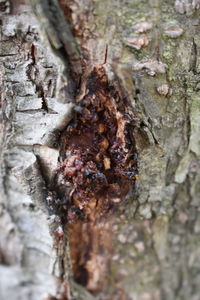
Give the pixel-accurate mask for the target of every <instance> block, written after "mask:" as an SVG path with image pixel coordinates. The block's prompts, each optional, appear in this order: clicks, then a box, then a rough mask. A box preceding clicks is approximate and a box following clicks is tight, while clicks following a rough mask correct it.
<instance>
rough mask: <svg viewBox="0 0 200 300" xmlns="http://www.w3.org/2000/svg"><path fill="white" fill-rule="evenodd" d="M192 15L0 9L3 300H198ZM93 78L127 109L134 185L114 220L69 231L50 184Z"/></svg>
mask: <svg viewBox="0 0 200 300" xmlns="http://www.w3.org/2000/svg"><path fill="white" fill-rule="evenodd" d="M199 7H200V2H199V1H198V0H193V1H190V0H175V1H172V0H170V1H169V0H168V1H159V0H149V1H137V0H135V1H129V0H123V1H122V0H110V1H106V0H101V1H99V0H86V1H83V0H70V1H67V0H66V1H65V0H58V1H57V0H48V1H47V0H44V1H42V0H30V1H27V0H17V1H14V0H12V1H8V0H2V1H0V14H1V16H0V19H1V43H0V45H1V46H0V62H1V64H0V73H1V77H0V78H1V141H2V142H1V148H0V149H1V156H0V159H1V172H0V174H1V177H0V178H1V181H0V182H1V183H0V184H1V188H0V190H1V198H0V201H1V206H0V209H1V211H0V212H1V214H0V232H1V233H0V263H1V264H0V277H1V283H0V298H1V299H2V300H4V299H12V300H17V299H22V300H23V299H24V300H27V299H33V300H35V299H42V300H44V299H46V300H47V299H49V300H53V299H57V300H58V299H63V300H64V299H77V300H78V299H84V300H85V299H88V300H90V299H99V300H100V299H103V300H104V299H105V300H108V299H111V300H113V299H114V300H117V299H120V300H121V299H125V300H126V299H132V300H137V299H139V300H140V299H141V300H147V299H167V300H170V299H172V300H173V299H181V300H182V299H193V300H197V299H199V295H200V288H199V272H200V259H199V253H200V241H199V232H200V216H199V210H200V205H199V199H200V190H199V186H200V138H199V129H200V121H199V120H200V100H199V96H200V95H199V72H200V70H199V57H200V54H199V46H200V39H199V29H200V23H199V22H200V21H199V12H200V10H199ZM95 68H96V70H98V71H97V73H98V72H100V71H99V70H101V72H103V76H102V78H104V79H105V78H106V81H107V82H106V84H104V85H103V84H102V80H103V79H102V78H101V79H100V77H98V76H97V88H99V87H98V85H101V84H102V86H103V87H104V90H103V92H102V93H104V94H106V92H105V91H107V90H109V94H107V96H106V97H107V98H106V99H108V100H107V101H109V99H110V98H112V96H111V91H113V94H114V93H115V94H117V95H119V99H120V101H121V102H120V103H121V104H119V106H120V105H121V106H122V107H125V108H123V109H124V111H125V110H126V109H128V108H130V107H131V109H132V113H133V115H134V118H133V119H134V120H133V125H131V126H132V127H131V128H132V132H131V135H132V136H133V141H132V143H133V145H132V146H134V151H136V152H137V154H138V158H137V168H138V176H137V175H136V176H135V177H134V180H135V179H136V181H135V184H134V182H133V190H132V191H131V193H130V192H129V194H128V195H127V197H126V199H125V200H123V201H120V203H119V204H118V205H116V207H115V209H114V210H113V211H111V212H110V211H109V213H107V212H106V213H105V215H104V216H103V218H102V217H101V218H97V219H95V223H91V222H89V223H88V222H84V221H77V222H75V224H78V225H73V224H72V225H70V224H69V222H68V221H69V218H68V219H67V216H66V217H65V216H63V212H62V215H61V214H60V208H59V209H58V205H57V204H56V203H57V202H59V201H61V200H60V199H58V198H59V197H58V194H57V192H58V190H59V189H60V186H61V185H60V183H59V182H58V183H57V185H56V186H55V182H54V178H55V176H57V175H56V174H57V172H58V165H59V164H58V161H59V160H60V159H61V156H62V155H61V152H62V151H63V150H62V149H63V147H64V146H63V142H62V141H63V139H62V136H63V134H65V130H66V128H67V125H68V123H69V122H70V121H71V120H74V107H75V110H76V109H77V106H79V104H78V103H79V102H78V101H79V100H80V99H84V97H87V84H88V82H89V78H90V76H91V74H93V73H92V71H94V69H95ZM102 70H103V71H102ZM98 74H99V73H98ZM98 93H99V94H98ZM98 93H97V92H96V95H97V96H98V97H101V96H100V92H98ZM94 94H95V92H94ZM113 97H114V96H113ZM113 99H114V98H113ZM129 105H130V106H129ZM119 106H118V108H119ZM118 108H117V109H118ZM117 113H119V111H117ZM89 122H90V121H88V123H89ZM131 122H132V121H131ZM131 124H132V123H131ZM118 127H120V125H118ZM123 134H124V132H123ZM109 142H110V141H109ZM113 172H114V171H113ZM134 180H133V181H134ZM56 201H57V202H56ZM59 207H60V206H59ZM88 245H90V247H89V246H88ZM81 252H82V253H81ZM87 256H88V257H89V258H86V257H87ZM77 257H79V260H78V258H77ZM80 257H81V259H80ZM80 261H82V265H81V266H83V265H84V268H85V269H84V272H82V271H81V270H82V269H81V266H80ZM83 261H84V262H83ZM77 270H78V271H77ZM85 270H86V271H85ZM80 273H81V276H82V277H84V280H79V279H78V280H77V277H78V275H77V274H79V275H80ZM86 273H87V274H86ZM95 276H96V277H98V279H95V278H96V277H95ZM79 277H80V276H79ZM86 277H87V278H86ZM95 280H96V281H95Z"/></svg>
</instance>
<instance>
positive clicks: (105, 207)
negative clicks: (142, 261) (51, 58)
mask: <svg viewBox="0 0 200 300" xmlns="http://www.w3.org/2000/svg"><path fill="white" fill-rule="evenodd" d="M83 84H84V85H85V91H86V92H85V95H84V96H83V97H82V98H81V99H80V100H78V101H77V106H76V108H75V111H74V119H73V120H72V122H71V123H70V124H69V125H68V126H67V128H66V129H65V130H64V132H63V134H62V137H61V152H60V166H59V169H58V174H57V186H59V194H60V197H61V198H63V199H67V200H66V201H64V206H63V209H64V214H63V218H64V222H67V224H68V228H69V242H70V248H71V256H72V262H73V272H74V278H75V280H76V281H77V282H79V283H81V284H82V285H84V286H86V287H87V288H88V289H89V290H91V291H98V290H100V289H101V288H102V285H103V281H104V276H105V273H106V266H107V264H108V260H109V256H110V253H111V251H112V249H111V248H112V247H111V239H112V238H111V236H112V234H111V229H110V226H111V221H110V220H111V216H112V214H113V212H114V210H115V209H116V208H117V207H118V206H119V204H120V203H121V202H122V201H124V200H125V198H126V196H127V194H128V192H129V191H130V189H132V188H133V185H134V181H135V177H136V173H137V170H136V169H137V165H136V149H135V146H134V143H133V138H132V137H131V132H132V130H133V127H132V126H134V125H133V120H134V117H133V112H132V108H131V106H130V104H129V103H128V100H127V99H126V97H122V95H121V94H120V92H119V91H117V89H116V88H114V87H113V86H109V83H108V78H107V76H106V74H105V70H104V68H103V67H102V66H99V67H98V66H97V67H94V69H93V70H92V71H91V72H90V74H89V75H88V76H87V77H86V78H85V79H84V82H83Z"/></svg>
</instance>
